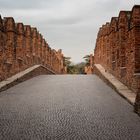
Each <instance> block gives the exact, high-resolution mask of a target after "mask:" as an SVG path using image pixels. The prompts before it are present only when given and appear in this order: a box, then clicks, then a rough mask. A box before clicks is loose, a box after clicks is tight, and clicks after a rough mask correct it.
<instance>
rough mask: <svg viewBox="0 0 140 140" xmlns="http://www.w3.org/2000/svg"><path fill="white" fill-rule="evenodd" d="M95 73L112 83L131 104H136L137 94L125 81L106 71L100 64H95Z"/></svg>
mask: <svg viewBox="0 0 140 140" xmlns="http://www.w3.org/2000/svg"><path fill="white" fill-rule="evenodd" d="M94 70H95V74H97V75H98V76H99V77H100V78H101V79H103V80H104V81H105V82H106V83H107V84H108V85H110V86H111V87H112V88H113V89H114V90H115V91H116V92H117V93H118V94H119V95H121V96H122V97H123V98H125V99H126V100H127V101H128V102H129V103H130V104H131V105H134V103H135V99H136V94H135V93H134V92H133V91H132V90H130V89H128V87H127V86H125V85H124V84H123V83H121V82H120V81H119V80H118V79H116V78H115V77H114V76H113V75H112V74H110V73H108V72H107V71H105V69H104V68H103V67H102V66H101V65H100V64H94Z"/></svg>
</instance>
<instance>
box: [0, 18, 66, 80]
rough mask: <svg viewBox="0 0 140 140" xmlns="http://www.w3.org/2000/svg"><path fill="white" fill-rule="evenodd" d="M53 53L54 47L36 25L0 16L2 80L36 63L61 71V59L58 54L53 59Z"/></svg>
mask: <svg viewBox="0 0 140 140" xmlns="http://www.w3.org/2000/svg"><path fill="white" fill-rule="evenodd" d="M51 55H52V49H51V48H50V47H49V45H48V43H47V41H46V40H45V39H44V38H43V36H42V35H41V34H40V33H39V31H38V30H37V29H36V28H35V27H31V26H30V25H24V24H23V23H15V21H14V18H12V17H5V18H3V19H2V18H1V16H0V81H2V80H4V79H6V78H8V77H10V76H12V75H14V74H16V73H18V72H20V71H23V70H24V69H26V68H29V67H31V66H33V65H36V64H42V65H44V66H45V67H46V66H47V67H48V68H51V70H53V71H55V72H56V74H57V73H60V70H59V68H58V66H57V65H58V64H60V62H61V60H60V59H57V58H55V57H57V55H56V54H54V55H55V57H54V58H55V59H54V60H52V59H51V58H52V56H51ZM61 59H63V58H61ZM56 61H57V63H56ZM58 61H59V62H58ZM63 67H64V66H63Z"/></svg>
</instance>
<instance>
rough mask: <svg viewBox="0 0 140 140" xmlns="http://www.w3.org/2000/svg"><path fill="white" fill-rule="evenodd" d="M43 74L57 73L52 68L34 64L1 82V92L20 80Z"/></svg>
mask: <svg viewBox="0 0 140 140" xmlns="http://www.w3.org/2000/svg"><path fill="white" fill-rule="evenodd" d="M41 74H55V72H53V71H52V70H50V69H49V68H47V67H44V66H43V65H34V66H32V67H30V68H27V69H26V70H24V71H21V72H19V73H17V74H15V75H13V76H12V77H10V78H8V79H6V80H4V81H2V82H0V92H1V91H4V90H6V89H8V88H10V87H12V86H14V85H16V84H18V83H20V82H23V81H25V80H28V79H30V78H32V77H35V76H38V75H41Z"/></svg>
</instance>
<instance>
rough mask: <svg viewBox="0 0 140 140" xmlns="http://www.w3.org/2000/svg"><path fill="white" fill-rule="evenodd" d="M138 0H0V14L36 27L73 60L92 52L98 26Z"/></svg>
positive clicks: (128, 8)
mask: <svg viewBox="0 0 140 140" xmlns="http://www.w3.org/2000/svg"><path fill="white" fill-rule="evenodd" d="M134 3H135V4H139V3H140V0H24V1H23V0H14V1H12V0H0V13H1V15H2V16H13V17H14V18H15V20H16V21H17V22H23V23H24V24H30V25H32V26H36V27H37V28H38V30H39V31H40V32H41V33H42V34H43V35H44V37H45V38H46V39H47V41H48V43H49V44H50V46H51V47H52V48H56V49H58V48H62V49H63V51H64V53H65V54H66V55H68V56H71V57H72V58H73V59H72V60H73V61H75V62H80V61H82V57H83V56H84V55H86V54H89V53H91V52H93V49H94V46H95V40H96V36H97V32H98V29H99V27H100V26H101V25H102V24H104V23H105V22H108V21H110V19H111V17H112V16H118V14H119V11H120V10H131V8H132V7H133V5H134Z"/></svg>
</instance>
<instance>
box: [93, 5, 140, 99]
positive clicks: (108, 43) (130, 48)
mask: <svg viewBox="0 0 140 140" xmlns="http://www.w3.org/2000/svg"><path fill="white" fill-rule="evenodd" d="M94 62H95V64H101V65H102V66H103V67H104V68H105V69H106V70H107V71H108V72H110V73H112V74H113V75H114V76H115V77H117V78H118V79H119V80H120V81H121V82H122V83H124V84H125V85H127V86H128V87H129V88H130V89H132V90H133V91H134V92H135V93H137V94H140V93H139V91H138V89H139V88H140V5H135V6H134V7H133V8H132V10H131V11H120V13H119V16H118V17H112V18H111V21H110V22H109V23H106V24H105V25H103V26H102V27H101V28H100V29H99V32H98V36H97V41H96V47H95V51H94ZM138 97H139V96H138Z"/></svg>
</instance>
